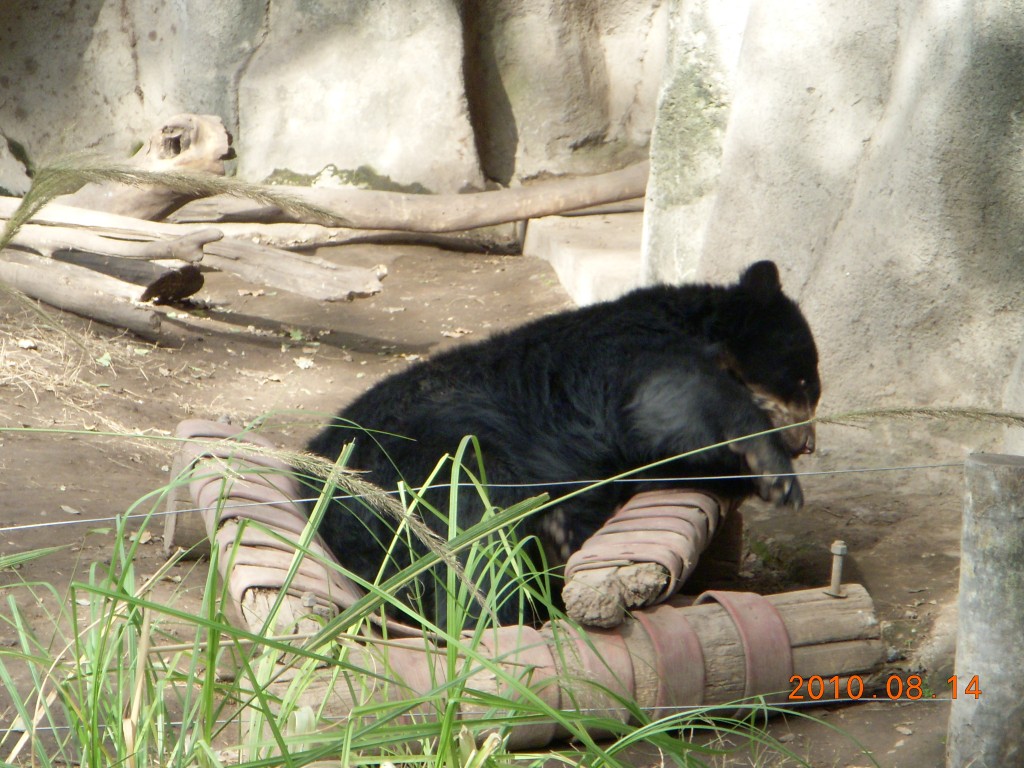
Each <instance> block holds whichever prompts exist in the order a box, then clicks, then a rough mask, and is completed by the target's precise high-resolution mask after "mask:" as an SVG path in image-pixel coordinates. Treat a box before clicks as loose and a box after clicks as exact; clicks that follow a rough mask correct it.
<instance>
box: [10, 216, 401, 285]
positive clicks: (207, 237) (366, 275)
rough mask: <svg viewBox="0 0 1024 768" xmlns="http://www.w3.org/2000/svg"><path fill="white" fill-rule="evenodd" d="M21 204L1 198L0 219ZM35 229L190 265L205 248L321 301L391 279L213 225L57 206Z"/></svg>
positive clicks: (209, 260)
mask: <svg viewBox="0 0 1024 768" xmlns="http://www.w3.org/2000/svg"><path fill="white" fill-rule="evenodd" d="M20 202H21V201H20V199H18V198H9V197H8V198H0V218H8V217H10V216H11V214H12V213H13V212H14V210H15V209H16V208H17V207H18V205H19V204H20ZM32 224H42V225H47V226H50V225H60V226H63V227H73V228H80V229H82V230H83V231H84V232H86V233H91V235H92V236H96V237H102V238H105V239H108V240H111V241H120V244H118V243H117V242H112V243H108V244H106V245H104V246H103V248H104V249H106V250H108V251H109V250H116V249H118V248H122V249H124V252H136V253H146V252H149V253H150V254H157V253H159V254H163V253H165V252H167V251H166V250H161V249H168V248H170V251H169V252H170V253H172V254H175V253H176V254H178V255H177V256H176V258H181V257H183V256H184V257H185V260H188V259H189V258H191V257H194V256H195V253H194V249H195V248H196V247H198V245H199V244H200V243H201V244H202V251H203V257H202V258H203V260H202V263H203V264H204V265H205V266H208V267H212V268H214V269H219V270H222V271H224V272H229V273H231V274H234V275H237V276H239V277H241V278H242V279H244V280H247V281H248V282H251V283H255V284H257V285H269V286H272V287H274V288H277V289H280V290H286V291H290V292H292V293H296V294H299V295H300V296H306V297H308V298H312V299H316V300H318V301H350V300H352V299H354V298H360V297H364V296H370V295H373V294H375V293H379V292H380V290H381V289H382V287H383V286H382V285H381V279H382V278H383V277H384V275H385V274H386V272H385V271H384V270H382V269H366V268H364V267H353V266H348V265H345V264H334V263H332V262H329V261H326V260H324V259H318V258H314V257H311V256H305V255H302V254H297V253H292V252H290V251H286V250H283V249H280V248H274V247H271V246H266V245H259V244H257V243H252V242H244V241H242V240H218V239H217V238H216V233H218V232H219V230H214V229H211V228H210V227H208V226H188V225H183V224H169V223H164V222H155V221H147V220H145V219H136V218H131V217H128V216H121V215H118V214H112V213H106V212H103V211H89V210H86V209H84V208H76V207H73V206H65V205H58V204H54V203H51V204H50V205H47V206H46V207H45V208H43V209H42V210H41V211H39V213H38V214H36V216H34V217H33V218H32ZM55 237H56V236H55ZM126 243H133V244H132V245H127V244H126ZM142 243H148V244H150V245H149V246H143V245H141V244H142ZM94 246H95V247H97V248H99V247H100V246H99V245H95V244H94ZM175 249H177V250H175ZM161 257H162V256H161Z"/></svg>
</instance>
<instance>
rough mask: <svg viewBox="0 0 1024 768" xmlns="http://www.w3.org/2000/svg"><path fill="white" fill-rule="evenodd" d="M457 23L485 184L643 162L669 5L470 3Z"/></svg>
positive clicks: (631, 1)
mask: <svg viewBox="0 0 1024 768" xmlns="http://www.w3.org/2000/svg"><path fill="white" fill-rule="evenodd" d="M464 20H465V25H466V46H467V54H468V56H467V65H466V82H467V90H468V95H469V100H470V106H471V109H472V112H473V116H474V123H475V125H476V126H477V131H478V144H479V147H480V155H481V160H482V162H483V166H484V170H485V172H486V173H487V175H488V177H489V178H491V179H494V180H496V181H498V182H500V183H502V184H507V183H508V182H509V181H511V180H512V179H524V178H531V177H535V176H538V175H541V174H545V173H573V172H583V173H593V172H596V171H605V170H610V169H612V168H615V167H619V166H622V165H625V164H627V163H629V162H634V161H636V160H640V159H643V157H645V156H646V153H647V146H648V143H649V140H650V131H651V125H652V123H653V118H654V106H655V102H656V99H657V93H658V83H659V81H660V77H661V72H662V67H663V63H664V58H665V46H666V22H667V3H663V2H660V1H659V0H616V1H615V2H605V3H566V2H562V1H560V0H468V1H467V3H466V10H465V12H464Z"/></svg>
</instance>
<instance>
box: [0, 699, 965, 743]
mask: <svg viewBox="0 0 1024 768" xmlns="http://www.w3.org/2000/svg"><path fill="white" fill-rule="evenodd" d="M950 701H952V699H943V698H931V697H926V696H922V697H921V698H919V699H906V698H903V699H890V698H889V697H888V696H880V697H878V698H871V697H869V696H862V697H861V698H859V699H820V700H818V701H787V702H785V703H781V704H779V703H775V704H769V705H767V706H768V707H770V708H771V709H804V708H808V707H823V706H833V705H834V706H840V705H842V706H847V705H850V704H908V703H911V704H919V703H924V702H931V703H936V704H942V703H947V704H948V703H949V702H950ZM764 709H765V705H762V704H754V703H752V704H742V703H735V702H725V703H722V704H689V705H684V706H662V707H644V708H643V711H644V712H647V713H657V712H672V713H682V712H706V713H708V714H709V715H710V716H712V717H713V716H714V713H716V712H723V711H725V712H735V711H737V710H750V711H751V712H761V711H764ZM559 711H560V712H562V713H564V714H566V715H592V714H596V715H607V714H614V713H622V714H631V713H630V711H629V710H627V709H612V708H605V709H563V710H559ZM321 719H322V720H324V721H325V722H333V723H340V722H345V720H346V719H347V718H344V717H323V718H321ZM233 722H237V721H236V720H215V721H214V722H213V723H212V725H230V724H231V723H233ZM555 722H557V721H555V720H552V719H551V718H544V719H539V718H538V719H534V718H532V717H530V718H529V719H524V722H523V723H522V724H521V725H520V727H523V726H528V725H543V724H545V723H555ZM167 725H168V726H170V727H174V728H180V727H182V726H184V725H191V723H186V722H183V721H179V722H169V723H167ZM119 726H120V724H118V726H114V727H119ZM679 727H680V728H685V727H686V725H685V724H684V723H680V725H679ZM70 729H71V726H69V725H40V726H34V727H32V728H31V729H29V728H5V729H0V737H2V738H6V737H7V736H8V735H10V734H14V733H25V732H26V731H31V732H32V733H39V732H49V733H57V732H59V731H68V730H70Z"/></svg>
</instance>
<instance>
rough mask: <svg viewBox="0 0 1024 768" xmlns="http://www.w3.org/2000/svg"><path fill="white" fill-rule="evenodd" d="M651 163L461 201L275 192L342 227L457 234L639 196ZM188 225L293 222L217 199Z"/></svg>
mask: <svg viewBox="0 0 1024 768" xmlns="http://www.w3.org/2000/svg"><path fill="white" fill-rule="evenodd" d="M649 170H650V163H648V162H643V163H637V164H636V165H631V166H629V167H627V168H623V169H622V170H619V171H612V172H611V173H602V174H597V175H594V176H580V177H575V178H560V179H551V180H546V181H538V182H534V183H532V184H528V185H524V186H521V187H513V188H510V189H499V190H494V191H491V192H476V193H470V194H465V195H412V194H405V193H399V192H380V191H376V190H363V189H352V188H328V187H275V188H272V189H268V192H271V191H273V192H277V193H279V194H283V195H288V196H291V197H294V198H298V199H300V200H303V201H305V202H307V203H312V204H314V205H317V206H319V207H321V208H326V209H328V210H330V211H333V212H334V213H336V214H337V220H336V222H334V223H336V224H337V225H338V226H341V227H349V228H352V229H367V230H400V231H403V232H458V231H462V230H468V229H475V228H477V227H485V226H491V225H495V224H503V223H507V222H510V221H522V220H524V219H534V218H538V217H540V216H550V215H552V214H556V213H565V212H567V211H573V210H578V209H581V208H589V207H591V206H595V205H602V204H604V203H616V202H619V201H623V200H632V199H634V198H638V197H643V196H644V193H645V191H646V189H647V175H648V172H649ZM180 215H182V216H189V217H191V218H192V220H202V221H219V220H220V219H221V218H228V219H230V220H234V221H239V220H240V219H245V220H248V221H265V222H271V221H294V220H295V219H294V217H292V216H290V215H288V214H285V213H283V212H282V211H281V210H280V209H279V208H275V207H273V206H263V205H258V204H256V203H249V202H244V201H243V202H241V203H239V201H238V199H237V198H228V197H225V196H216V197H209V198H204V199H203V200H202V201H200V202H195V203H191V204H190V205H189V206H188V209H187V212H185V213H182V214H180Z"/></svg>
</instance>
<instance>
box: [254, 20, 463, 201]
mask: <svg viewBox="0 0 1024 768" xmlns="http://www.w3.org/2000/svg"><path fill="white" fill-rule="evenodd" d="M269 8H270V11H269V16H268V19H267V22H268V26H267V33H266V37H265V39H264V40H263V41H262V43H261V44H260V46H259V48H258V49H257V50H256V52H255V53H254V54H253V57H252V59H251V60H250V62H249V65H248V67H247V69H246V71H245V74H244V76H243V77H242V79H241V81H240V83H239V87H238V110H239V115H238V119H239V128H240V130H239V136H238V152H239V157H240V161H239V162H240V165H239V168H240V171H241V173H242V175H244V176H246V177H249V178H254V179H262V178H265V177H267V176H269V175H271V174H272V173H274V172H275V171H279V170H280V171H287V172H289V173H291V174H298V175H304V174H312V175H315V174H318V173H319V172H320V171H322V170H323V169H324V167H325V166H327V165H333V166H334V168H332V169H330V173H329V174H328V175H334V176H336V177H338V178H340V180H342V181H345V180H348V179H350V178H351V176H349V175H346V172H348V174H351V173H352V172H353V171H356V170H357V169H360V168H361V167H363V166H366V168H364V169H363V174H364V175H377V176H379V177H386V178H389V179H391V181H393V182H395V183H396V184H398V185H414V184H419V185H420V186H423V187H426V188H428V189H429V190H430V191H433V192H457V191H459V190H461V189H464V188H467V187H475V188H481V187H482V186H483V177H482V175H481V172H480V166H479V163H478V161H477V154H476V144H475V140H474V137H473V131H472V128H471V126H470V122H469V112H468V110H467V106H466V100H465V94H464V92H463V89H462V60H463V50H462V31H461V23H460V19H459V15H458V12H457V10H456V7H455V4H454V3H451V2H449V0H388V1H387V2H374V3H344V4H332V5H330V6H328V5H318V4H310V3H306V2H302V1H301V0H281V1H280V2H275V3H271V4H270V6H269ZM335 169H337V170H336V171H335ZM381 180H382V181H383V179H381Z"/></svg>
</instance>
